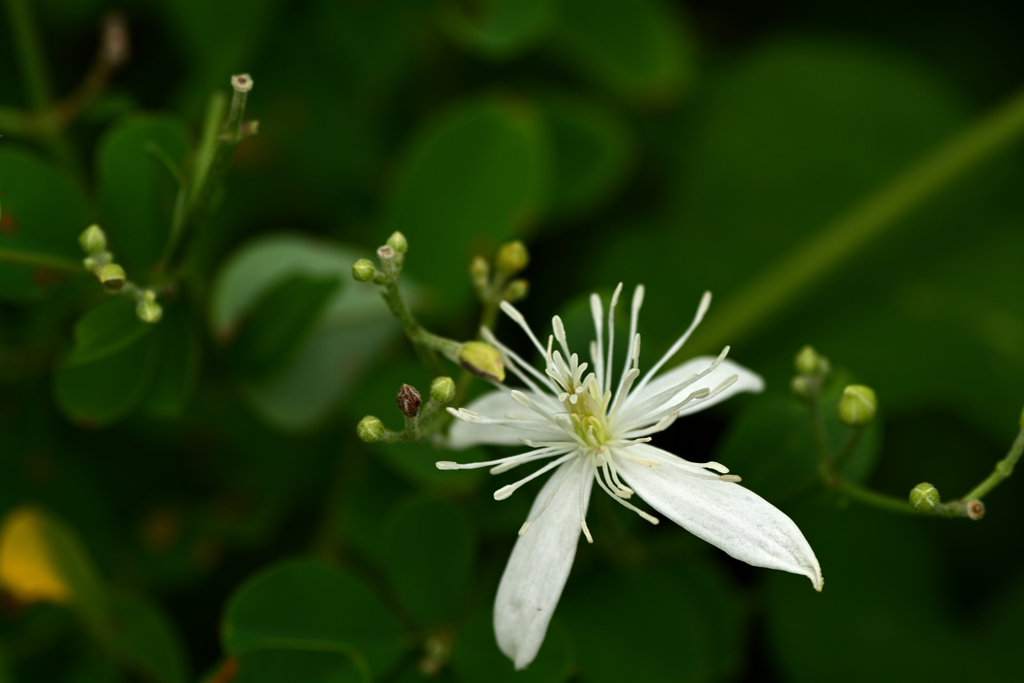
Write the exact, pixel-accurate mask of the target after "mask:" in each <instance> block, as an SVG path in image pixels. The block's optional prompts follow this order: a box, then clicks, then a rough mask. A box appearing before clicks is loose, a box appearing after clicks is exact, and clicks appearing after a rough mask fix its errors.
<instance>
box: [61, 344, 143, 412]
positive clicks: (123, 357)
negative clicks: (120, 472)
mask: <svg viewBox="0 0 1024 683" xmlns="http://www.w3.org/2000/svg"><path fill="white" fill-rule="evenodd" d="M160 341H161V339H160V337H159V336H158V335H155V334H144V335H143V336H142V337H140V338H139V339H138V340H136V341H135V342H134V343H133V344H131V345H130V346H127V347H125V348H122V349H120V350H119V351H117V352H116V353H112V354H110V355H107V356H104V357H102V358H99V359H98V360H95V361H92V362H89V363H83V364H80V365H72V366H66V365H63V364H61V363H59V362H58V365H57V368H56V371H55V373H54V378H53V390H54V397H55V399H56V402H57V406H58V407H59V408H60V409H61V411H63V412H64V414H65V415H66V416H67V417H68V418H70V419H71V420H72V421H74V422H76V423H77V424H79V425H83V426H90V427H103V426H106V425H108V424H110V423H112V422H115V421H116V420H118V419H120V418H122V417H124V416H125V415H127V414H128V413H130V412H131V411H132V410H133V409H134V408H135V407H136V406H138V405H139V403H141V402H142V400H143V399H144V398H145V396H146V392H147V391H148V390H149V387H150V385H151V383H152V381H153V377H154V375H155V374H156V370H157V365H158V363H159V361H160Z"/></svg>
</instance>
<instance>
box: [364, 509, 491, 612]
mask: <svg viewBox="0 0 1024 683" xmlns="http://www.w3.org/2000/svg"><path fill="white" fill-rule="evenodd" d="M473 555H474V538H473V529H472V526H471V525H470V523H469V521H468V520H467V519H466V518H465V516H464V515H463V514H462V513H461V512H460V511H459V510H458V509H457V508H455V507H453V506H451V505H449V504H447V503H444V502H442V501H439V500H434V499H429V498H417V499H413V500H410V501H408V502H407V503H405V504H404V505H402V506H401V507H400V508H399V509H398V510H396V511H395V512H394V513H393V515H392V517H391V519H390V520H389V522H388V524H387V531H385V536H384V539H383V559H384V561H385V563H386V570H387V575H388V578H390V580H391V583H392V585H393V586H394V589H395V597H396V598H397V599H398V600H399V601H400V602H401V603H402V606H403V607H405V608H406V609H407V610H408V611H409V613H410V614H411V615H412V616H414V617H415V618H416V619H417V620H419V621H420V622H421V623H424V624H429V625H435V624H441V623H444V622H446V621H449V620H451V619H452V618H453V617H454V616H455V615H456V614H458V612H459V609H460V608H461V607H462V605H463V603H464V602H465V600H466V597H467V593H468V588H469V583H470V582H469V577H470V574H471V570H472V564H473Z"/></svg>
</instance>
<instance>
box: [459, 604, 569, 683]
mask: <svg viewBox="0 0 1024 683" xmlns="http://www.w3.org/2000/svg"><path fill="white" fill-rule="evenodd" d="M486 604H487V609H486V610H485V611H484V612H483V613H480V614H477V615H476V616H475V617H473V618H472V619H470V620H469V621H468V622H467V623H466V624H465V625H463V626H462V627H461V628H460V629H459V632H458V634H457V636H456V640H455V650H454V652H453V653H452V669H453V671H454V672H455V675H456V676H457V677H458V679H459V680H460V681H462V682H463V683H474V681H487V682H488V683H558V682H559V681H564V680H565V679H566V678H568V677H569V675H570V674H571V673H572V667H573V658H572V642H571V640H570V638H569V634H568V633H566V629H565V627H564V626H563V625H562V622H561V621H559V619H558V617H557V616H556V617H555V619H554V620H552V622H551V624H550V626H549V627H548V632H547V635H546V636H544V644H543V645H541V648H540V652H538V653H537V658H536V659H534V660H533V661H532V662H530V666H528V667H527V668H525V669H523V670H522V671H516V670H515V667H513V666H512V660H510V659H509V658H508V657H506V656H505V655H504V654H503V653H502V652H501V650H499V649H498V644H497V643H496V642H495V640H494V620H493V619H492V618H491V609H490V607H491V603H490V602H487V603H486Z"/></svg>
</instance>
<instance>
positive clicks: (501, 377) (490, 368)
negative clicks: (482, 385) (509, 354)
mask: <svg viewBox="0 0 1024 683" xmlns="http://www.w3.org/2000/svg"><path fill="white" fill-rule="evenodd" d="M459 365H461V366H462V367H464V368H466V369H467V370H469V371H470V372H472V373H473V374H474V375H476V376H477V377H483V378H484V379H493V380H496V381H498V382H504V381H505V364H504V363H503V362H502V360H501V354H500V353H498V349H496V348H494V347H493V346H491V345H490V344H487V343H485V342H480V341H470V342H466V343H465V344H463V345H462V350H461V351H459Z"/></svg>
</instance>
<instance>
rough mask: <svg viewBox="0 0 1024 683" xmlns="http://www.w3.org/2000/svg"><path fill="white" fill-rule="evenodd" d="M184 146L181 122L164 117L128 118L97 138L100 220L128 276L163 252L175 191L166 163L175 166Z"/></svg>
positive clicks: (147, 266) (137, 274)
mask: <svg viewBox="0 0 1024 683" xmlns="http://www.w3.org/2000/svg"><path fill="white" fill-rule="evenodd" d="M188 149H189V144H188V134H187V131H186V129H185V126H184V125H183V124H182V123H181V122H179V121H178V120H177V119H175V118H171V117H167V116H159V117H157V116H134V117H131V118H128V119H126V120H125V121H123V122H121V123H119V124H117V125H116V126H114V127H113V128H112V129H110V130H108V131H107V132H106V133H105V134H104V135H103V138H102V139H101V140H100V143H99V148H98V150H97V152H96V167H97V168H96V171H97V174H98V176H99V208H100V216H101V221H102V223H101V225H102V227H103V229H104V230H105V231H106V233H107V237H108V239H109V244H110V246H109V248H110V251H112V252H113V253H114V257H115V259H116V260H117V262H118V263H120V264H121V265H123V266H124V267H125V269H126V270H127V271H128V273H129V276H130V277H133V278H139V277H141V276H142V274H143V273H145V272H146V271H148V270H149V269H150V268H151V267H152V266H153V265H154V264H155V263H156V261H157V259H159V258H160V255H161V254H162V253H163V250H164V248H165V246H166V244H167V238H168V237H169V235H170V228H171V217H172V214H173V211H174V204H175V199H176V197H177V192H178V183H177V181H176V180H175V178H174V177H173V175H172V173H171V171H169V170H168V168H167V166H166V164H167V163H170V164H173V165H175V166H176V167H178V168H179V169H180V167H181V164H182V162H183V161H184V159H185V155H186V154H187V153H188Z"/></svg>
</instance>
